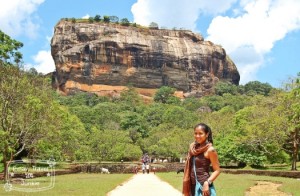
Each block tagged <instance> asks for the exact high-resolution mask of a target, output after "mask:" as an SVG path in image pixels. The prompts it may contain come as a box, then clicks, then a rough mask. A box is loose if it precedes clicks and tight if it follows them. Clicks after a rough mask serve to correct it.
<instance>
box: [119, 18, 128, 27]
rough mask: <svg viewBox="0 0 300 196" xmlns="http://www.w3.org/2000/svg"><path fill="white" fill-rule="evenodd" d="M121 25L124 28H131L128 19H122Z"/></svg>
mask: <svg viewBox="0 0 300 196" xmlns="http://www.w3.org/2000/svg"><path fill="white" fill-rule="evenodd" d="M121 25H123V26H129V25H130V22H129V20H128V19H127V18H122V19H121Z"/></svg>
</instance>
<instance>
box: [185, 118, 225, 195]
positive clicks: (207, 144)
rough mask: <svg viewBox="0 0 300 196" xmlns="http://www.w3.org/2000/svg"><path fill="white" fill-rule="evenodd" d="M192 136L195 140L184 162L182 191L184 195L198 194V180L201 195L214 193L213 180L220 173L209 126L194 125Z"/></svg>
mask: <svg viewBox="0 0 300 196" xmlns="http://www.w3.org/2000/svg"><path fill="white" fill-rule="evenodd" d="M194 138H195V142H193V143H192V144H191V145H190V148H189V153H188V156H187V161H186V164H185V169H184V176H183V189H182V193H183V195H184V196H196V195H198V194H197V193H195V188H196V182H197V181H198V182H199V183H200V184H201V186H202V191H200V193H201V194H202V195H203V196H209V195H216V194H215V190H214V186H213V181H215V179H216V178H217V177H218V175H219V174H220V164H219V160H218V154H217V152H216V150H215V149H214V147H213V146H212V144H213V139H212V132H211V129H210V127H209V126H207V125H206V124H204V123H200V124H198V125H196V126H195V127H194ZM210 165H212V168H213V172H212V173H211V175H210V174H209V167H210ZM194 168H195V170H194ZM195 176H196V178H195ZM201 194H200V195H201Z"/></svg>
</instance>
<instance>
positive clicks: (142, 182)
mask: <svg viewBox="0 0 300 196" xmlns="http://www.w3.org/2000/svg"><path fill="white" fill-rule="evenodd" d="M139 195H143V196H153V195H155V196H166V195H172V196H181V195H182V194H181V193H180V192H179V191H178V190H176V189H175V188H173V187H172V186H171V185H170V184H168V183H166V182H164V181H162V180H160V179H159V178H158V177H157V176H156V175H155V174H153V173H150V174H141V173H139V174H136V175H134V176H133V177H132V178H131V179H130V180H129V181H127V182H125V183H124V184H121V185H119V186H118V187H117V188H116V189H114V190H112V191H111V192H109V193H108V194H107V196H139Z"/></svg>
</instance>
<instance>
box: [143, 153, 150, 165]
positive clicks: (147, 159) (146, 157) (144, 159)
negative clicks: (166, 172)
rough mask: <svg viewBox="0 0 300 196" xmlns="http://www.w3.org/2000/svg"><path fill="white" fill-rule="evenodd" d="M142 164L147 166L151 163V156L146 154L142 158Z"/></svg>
mask: <svg viewBox="0 0 300 196" xmlns="http://www.w3.org/2000/svg"><path fill="white" fill-rule="evenodd" d="M142 162H143V163H144V164H145V165H146V164H147V163H148V162H149V155H148V154H147V153H145V154H144V155H143V157H142Z"/></svg>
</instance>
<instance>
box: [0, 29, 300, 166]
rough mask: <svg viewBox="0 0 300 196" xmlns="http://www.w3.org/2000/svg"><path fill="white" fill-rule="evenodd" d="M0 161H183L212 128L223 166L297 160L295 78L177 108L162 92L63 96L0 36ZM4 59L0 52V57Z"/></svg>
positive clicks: (226, 90)
mask: <svg viewBox="0 0 300 196" xmlns="http://www.w3.org/2000/svg"><path fill="white" fill-rule="evenodd" d="M0 47H1V48H5V49H6V52H2V53H1V54H0V113H1V116H0V123H1V124H0V140H1V143H0V153H1V156H0V159H1V161H2V163H3V166H4V169H6V163H7V162H8V161H11V160H14V159H20V158H30V159H48V158H49V157H54V158H55V159H56V160H57V161H66V160H68V161H91V160H97V161H104V160H105V161H120V160H124V161H136V160H139V159H140V156H141V155H142V154H143V153H145V152H147V153H148V154H150V155H152V156H154V157H170V158H171V159H172V160H174V161H176V160H177V161H178V160H179V159H180V158H181V157H183V158H184V157H185V156H186V153H187V149H188V146H189V144H190V143H191V142H192V141H193V136H192V135H193V134H192V133H193V129H192V128H193V126H194V125H195V124H197V123H199V122H205V123H207V124H209V125H210V126H211V128H212V130H213V136H214V145H215V146H216V149H217V151H218V154H219V158H220V162H221V165H231V164H239V165H252V166H262V165H264V164H266V163H290V164H291V169H292V170H296V162H297V161H298V160H299V140H300V139H299V138H300V135H299V129H300V122H299V121H300V102H299V96H300V74H298V75H297V76H296V77H295V78H292V79H291V80H289V81H288V82H287V83H286V85H285V88H284V89H276V88H273V87H272V86H270V85H269V84H268V83H261V82H258V81H252V82H249V83H247V84H245V85H239V86H236V85H232V84H229V83H222V82H220V83H218V84H217V86H216V87H215V94H214V95H211V96H205V97H202V98H186V99H184V100H180V99H179V98H178V97H175V96H174V92H175V89H173V88H171V87H167V86H163V87H161V88H160V89H158V90H157V92H156V94H155V96H154V97H153V102H152V103H147V104H146V103H144V101H143V99H142V98H141V97H140V96H139V94H138V93H137V92H136V91H135V89H134V88H133V87H131V86H128V88H127V89H126V90H124V91H123V92H122V93H121V94H120V96H119V97H114V98H108V97H99V96H97V95H95V94H91V93H76V94H74V95H70V96H62V95H60V94H58V93H57V92H55V91H54V90H53V89H51V79H50V78H48V77H46V76H42V75H39V74H38V73H37V72H36V71H34V70H33V69H31V70H29V71H26V70H24V69H22V68H21V66H20V64H21V59H22V56H21V54H20V53H19V52H18V49H19V48H20V47H22V44H21V43H20V42H18V41H16V40H13V39H11V38H10V37H9V36H8V35H5V34H4V33H3V32H2V31H0ZM0 51H3V50H0Z"/></svg>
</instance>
